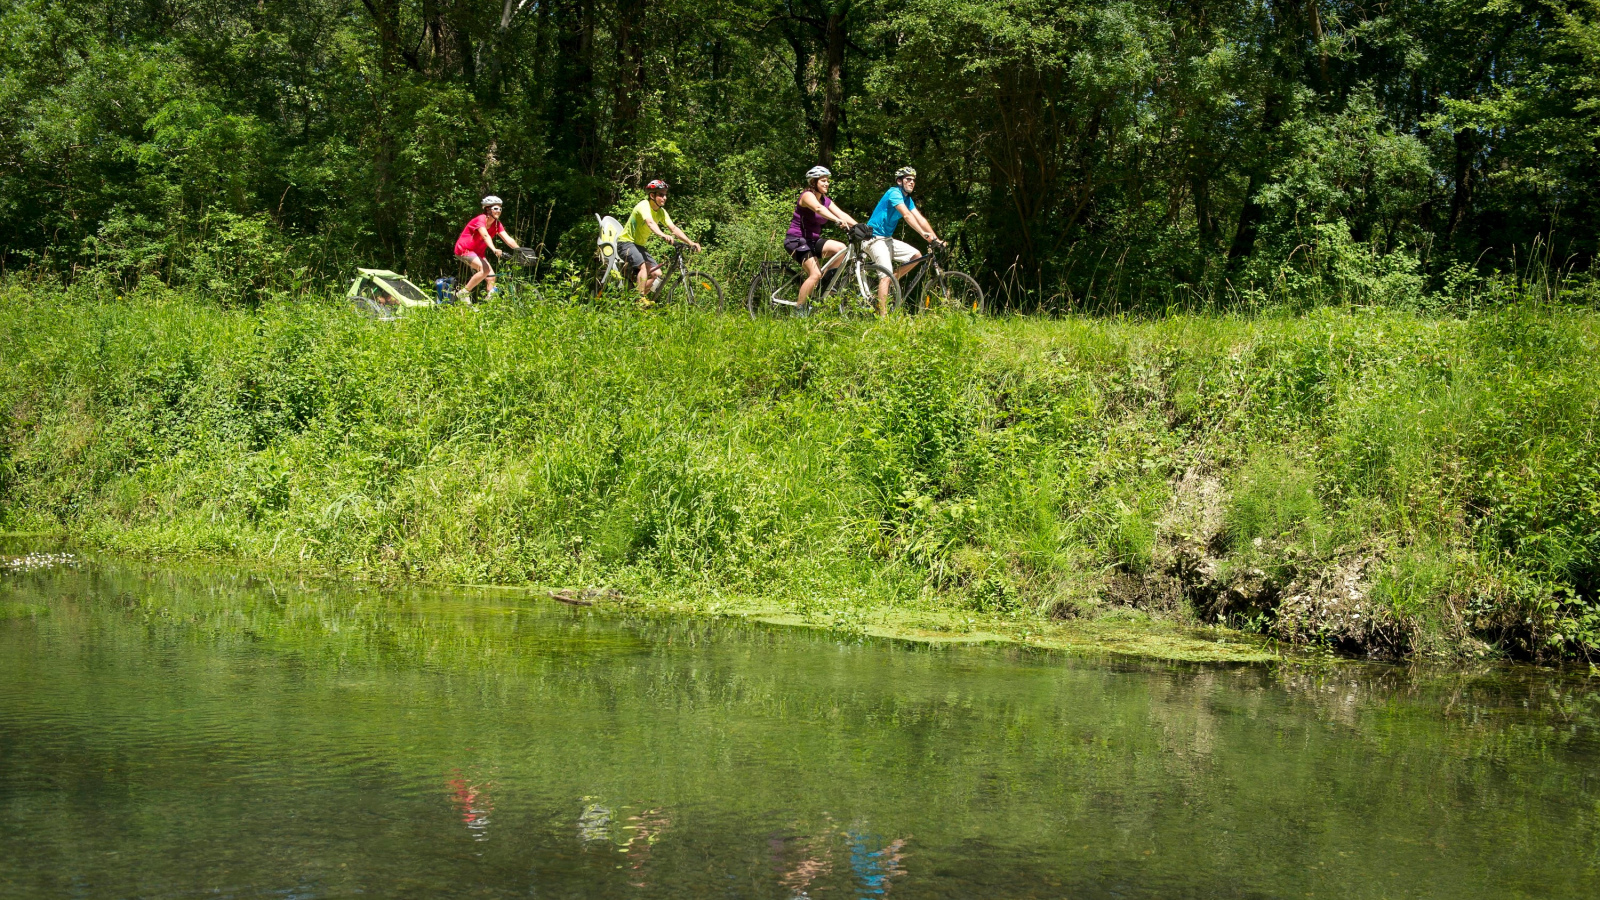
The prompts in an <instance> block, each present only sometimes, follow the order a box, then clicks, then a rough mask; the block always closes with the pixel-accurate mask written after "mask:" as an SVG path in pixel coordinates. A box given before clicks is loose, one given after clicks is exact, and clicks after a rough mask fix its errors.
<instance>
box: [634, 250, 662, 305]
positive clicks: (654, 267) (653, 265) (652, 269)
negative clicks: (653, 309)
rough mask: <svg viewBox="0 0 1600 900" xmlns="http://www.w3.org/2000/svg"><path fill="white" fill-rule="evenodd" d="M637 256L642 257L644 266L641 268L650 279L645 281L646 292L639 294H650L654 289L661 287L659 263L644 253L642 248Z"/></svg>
mask: <svg viewBox="0 0 1600 900" xmlns="http://www.w3.org/2000/svg"><path fill="white" fill-rule="evenodd" d="M639 255H641V256H643V257H644V266H643V267H642V268H643V269H644V270H645V271H648V272H649V273H650V277H649V278H648V279H647V281H646V290H642V291H640V293H642V294H650V293H653V292H654V291H655V289H656V288H658V287H661V263H658V262H656V258H655V257H654V256H651V255H650V254H648V253H646V252H644V249H643V248H640V250H639Z"/></svg>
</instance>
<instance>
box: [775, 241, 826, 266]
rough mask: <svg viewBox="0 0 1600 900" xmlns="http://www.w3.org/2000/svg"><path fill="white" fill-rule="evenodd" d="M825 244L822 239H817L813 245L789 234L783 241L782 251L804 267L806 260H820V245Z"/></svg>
mask: <svg viewBox="0 0 1600 900" xmlns="http://www.w3.org/2000/svg"><path fill="white" fill-rule="evenodd" d="M825 243H826V241H824V240H823V239H822V238H817V242H816V243H815V244H813V243H811V242H810V241H808V240H806V239H805V238H803V237H796V236H795V235H792V234H791V235H788V236H787V237H785V238H784V239H783V249H784V252H786V253H788V254H789V256H791V257H793V259H794V261H795V262H797V263H800V264H801V265H805V262H806V260H807V259H816V260H820V259H822V245H823V244H825Z"/></svg>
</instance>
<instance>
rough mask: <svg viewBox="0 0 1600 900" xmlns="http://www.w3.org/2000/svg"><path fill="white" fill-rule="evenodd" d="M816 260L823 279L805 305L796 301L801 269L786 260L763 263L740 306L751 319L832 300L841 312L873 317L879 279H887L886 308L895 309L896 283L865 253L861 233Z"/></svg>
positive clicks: (790, 312)
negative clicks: (743, 307) (823, 259)
mask: <svg viewBox="0 0 1600 900" xmlns="http://www.w3.org/2000/svg"><path fill="white" fill-rule="evenodd" d="M818 263H819V264H820V265H821V266H822V280H821V281H819V282H818V283H817V286H816V287H814V288H812V290H811V296H810V297H809V298H808V303H807V305H806V306H801V305H800V285H801V284H802V283H804V282H805V280H806V272H805V269H802V268H800V267H799V266H797V265H795V264H794V263H793V262H791V261H787V260H785V261H772V260H768V261H767V262H764V263H762V264H761V268H759V269H757V270H756V274H755V277H753V278H751V279H750V288H749V290H748V291H746V292H745V298H744V306H745V309H746V310H748V311H749V313H750V318H752V319H760V318H763V317H767V316H796V315H809V314H810V310H813V309H817V308H819V307H821V308H826V307H827V306H828V305H830V304H831V303H833V302H834V300H835V298H837V301H838V304H839V315H841V316H861V315H872V314H874V313H876V312H877V311H878V281H879V279H881V278H888V279H889V299H888V304H887V305H888V307H889V310H890V311H891V312H893V311H897V310H899V309H900V303H901V295H900V282H899V281H898V280H897V279H896V278H895V277H894V274H893V273H891V272H885V271H884V270H883V268H882V267H881V266H879V265H878V264H877V263H874V262H873V261H872V260H871V259H870V258H869V257H868V256H867V254H866V251H865V250H863V249H862V241H861V234H860V233H853V234H851V235H850V237H849V243H848V244H846V245H845V248H844V249H843V250H840V251H839V252H838V253H835V254H834V255H833V256H831V257H829V258H828V259H827V260H826V261H825V262H824V261H822V260H818Z"/></svg>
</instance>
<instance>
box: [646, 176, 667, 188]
mask: <svg viewBox="0 0 1600 900" xmlns="http://www.w3.org/2000/svg"><path fill="white" fill-rule="evenodd" d="M644 189H645V190H647V191H664V190H666V189H667V183H666V182H665V181H662V180H661V179H659V178H657V179H656V180H655V181H652V182H650V183H649V184H647V185H645V186H644Z"/></svg>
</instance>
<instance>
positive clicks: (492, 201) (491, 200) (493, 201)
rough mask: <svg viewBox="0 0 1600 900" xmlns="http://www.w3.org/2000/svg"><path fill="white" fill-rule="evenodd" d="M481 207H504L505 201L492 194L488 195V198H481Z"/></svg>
mask: <svg viewBox="0 0 1600 900" xmlns="http://www.w3.org/2000/svg"><path fill="white" fill-rule="evenodd" d="M483 205H484V206H504V205H505V201H504V200H501V199H500V198H499V197H496V196H495V195H493V194H490V195H489V196H487V197H485V198H483Z"/></svg>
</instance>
